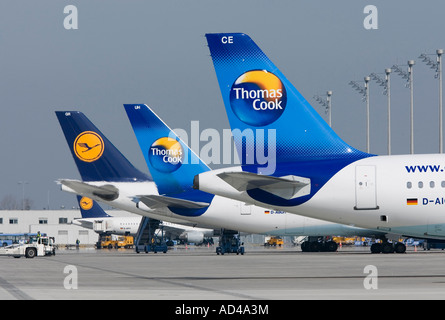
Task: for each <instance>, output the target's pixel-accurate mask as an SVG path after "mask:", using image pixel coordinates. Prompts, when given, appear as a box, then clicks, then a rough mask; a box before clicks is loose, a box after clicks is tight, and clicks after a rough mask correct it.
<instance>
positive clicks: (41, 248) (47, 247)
mask: <svg viewBox="0 0 445 320" xmlns="http://www.w3.org/2000/svg"><path fill="white" fill-rule="evenodd" d="M55 254H56V249H55V246H54V238H53V237H37V238H30V239H29V242H28V243H23V244H13V245H11V246H7V247H2V248H0V256H10V257H14V258H20V257H26V258H34V257H43V256H50V255H55Z"/></svg>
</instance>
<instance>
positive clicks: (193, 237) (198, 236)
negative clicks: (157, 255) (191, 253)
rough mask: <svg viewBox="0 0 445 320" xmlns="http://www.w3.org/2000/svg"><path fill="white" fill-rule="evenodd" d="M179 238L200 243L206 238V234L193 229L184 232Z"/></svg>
mask: <svg viewBox="0 0 445 320" xmlns="http://www.w3.org/2000/svg"><path fill="white" fill-rule="evenodd" d="M179 239H181V240H184V241H186V242H193V243H196V244H200V243H202V242H203V240H204V234H203V233H202V232H197V231H191V232H187V231H186V232H183V233H182V234H181V235H180V236H179Z"/></svg>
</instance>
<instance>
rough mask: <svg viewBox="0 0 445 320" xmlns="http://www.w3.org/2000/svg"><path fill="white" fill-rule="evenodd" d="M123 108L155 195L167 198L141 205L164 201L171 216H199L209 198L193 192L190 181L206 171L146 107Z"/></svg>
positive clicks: (127, 105) (142, 105)
mask: <svg viewBox="0 0 445 320" xmlns="http://www.w3.org/2000/svg"><path fill="white" fill-rule="evenodd" d="M124 107H125V111H126V112H127V115H128V119H129V120H130V122H131V125H132V126H133V130H134V133H135V135H136V138H137V140H138V142H139V146H140V148H141V150H142V153H143V155H144V157H145V162H146V163H147V166H148V170H149V172H150V175H151V176H152V177H153V181H154V182H155V183H156V186H157V188H158V191H159V194H160V195H163V196H168V197H171V198H169V199H168V198H165V199H160V198H159V197H158V198H156V199H155V198H153V197H151V198H150V199H148V198H146V199H145V201H147V202H150V203H154V202H156V203H161V202H165V201H166V199H167V200H168V202H169V203H171V206H169V208H170V209H171V210H173V211H174V212H175V213H178V214H181V215H188V216H196V215H200V214H202V213H203V212H204V211H205V210H206V209H207V206H208V205H209V204H210V202H211V201H212V199H213V195H210V194H208V193H205V192H202V191H200V190H194V189H193V179H194V177H195V176H196V175H197V174H200V173H203V172H206V171H209V170H210V168H209V167H208V166H207V165H206V164H205V163H204V162H203V161H202V160H201V159H200V158H199V157H198V156H197V155H196V154H195V153H194V152H193V151H192V150H191V149H190V148H189V147H188V146H187V145H186V144H185V143H184V142H183V141H182V140H181V139H180V138H179V137H178V136H177V135H176V134H175V133H174V132H173V131H172V130H171V129H170V128H169V127H168V126H167V125H166V124H165V123H164V122H163V121H162V120H161V119H160V118H159V117H158V116H157V115H156V114H155V113H154V112H153V111H152V110H151V109H150V108H149V107H148V106H147V105H145V104H125V105H124ZM172 198H177V199H182V200H185V201H174V199H172ZM161 200H162V201H161ZM141 201H142V198H141ZM174 202H177V203H174ZM192 202H194V203H192ZM174 208H176V209H174Z"/></svg>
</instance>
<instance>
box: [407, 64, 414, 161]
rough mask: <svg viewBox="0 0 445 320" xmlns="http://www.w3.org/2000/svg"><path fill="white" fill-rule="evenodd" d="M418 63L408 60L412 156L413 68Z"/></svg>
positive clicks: (412, 151)
mask: <svg viewBox="0 0 445 320" xmlns="http://www.w3.org/2000/svg"><path fill="white" fill-rule="evenodd" d="M415 63H416V62H415V61H414V60H408V73H409V88H410V97H411V103H410V110H411V154H414V95H413V89H414V88H413V66H414V64H415Z"/></svg>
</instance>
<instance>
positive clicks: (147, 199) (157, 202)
mask: <svg viewBox="0 0 445 320" xmlns="http://www.w3.org/2000/svg"><path fill="white" fill-rule="evenodd" d="M138 199H139V200H140V201H142V202H143V203H144V204H145V205H146V206H147V207H150V208H151V209H160V208H165V207H173V208H180V209H202V208H206V207H208V206H209V205H210V204H209V203H207V202H197V201H190V200H184V199H178V198H172V197H166V196H160V195H144V196H138Z"/></svg>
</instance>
